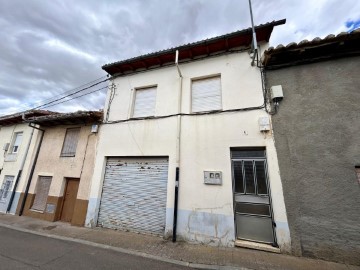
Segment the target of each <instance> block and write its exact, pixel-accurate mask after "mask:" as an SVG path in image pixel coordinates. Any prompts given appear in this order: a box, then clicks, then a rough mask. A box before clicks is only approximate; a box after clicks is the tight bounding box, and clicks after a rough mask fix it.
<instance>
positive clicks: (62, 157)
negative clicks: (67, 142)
mask: <svg viewBox="0 0 360 270" xmlns="http://www.w3.org/2000/svg"><path fill="white" fill-rule="evenodd" d="M60 157H61V158H67V157H75V155H73V156H70V155H69V156H60Z"/></svg>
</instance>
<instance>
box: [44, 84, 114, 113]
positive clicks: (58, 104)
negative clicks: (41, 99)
mask: <svg viewBox="0 0 360 270" xmlns="http://www.w3.org/2000/svg"><path fill="white" fill-rule="evenodd" d="M107 87H108V86H104V87H102V88H99V89H96V90H93V91H91V92H89V93H85V94H82V95H80V96H76V97H73V98H70V99H67V100H64V101H60V102H57V103H55V104H51V105H47V106H45V107H42V109H45V108H49V107H53V106H56V105H59V104H62V103H65V102H68V101H71V100H73V99H77V98H80V97H83V96H86V95H90V94H92V93H95V92H98V91H101V90H103V89H106V88H107Z"/></svg>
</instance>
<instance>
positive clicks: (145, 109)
mask: <svg viewBox="0 0 360 270" xmlns="http://www.w3.org/2000/svg"><path fill="white" fill-rule="evenodd" d="M155 102H156V86H154V87H147V88H141V89H136V90H135V101H134V109H133V117H146V116H154V115H155Z"/></svg>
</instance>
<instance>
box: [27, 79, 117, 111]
mask: <svg viewBox="0 0 360 270" xmlns="http://www.w3.org/2000/svg"><path fill="white" fill-rule="evenodd" d="M108 80H110V78H107V79H105V80H102V81H100V82H97V83H93V84H91V85H90V86H87V87H85V88H82V89H80V90H77V91H75V92H73V93H71V94H68V95H66V96H63V97H61V98H57V99H55V100H52V101H50V102H47V103H44V104H41V105H39V106H37V107H34V108H31V109H29V111H30V110H36V109H40V108H43V107H45V106H47V105H50V104H53V103H55V102H57V101H60V100H63V99H65V98H67V97H70V96H73V95H76V94H77V93H80V92H83V91H85V90H88V89H90V88H92V87H94V86H96V85H99V84H101V83H103V82H106V81H108ZM106 87H107V86H106ZM64 102H65V101H64ZM47 107H49V106H47Z"/></svg>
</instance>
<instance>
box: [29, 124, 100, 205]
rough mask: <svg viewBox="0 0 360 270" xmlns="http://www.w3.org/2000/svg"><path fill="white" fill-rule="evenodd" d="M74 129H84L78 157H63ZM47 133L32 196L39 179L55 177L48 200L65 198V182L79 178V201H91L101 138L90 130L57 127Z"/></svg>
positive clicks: (82, 128)
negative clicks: (67, 138)
mask: <svg viewBox="0 0 360 270" xmlns="http://www.w3.org/2000/svg"><path fill="white" fill-rule="evenodd" d="M72 127H81V129H80V134H79V140H78V144H77V148H76V155H75V157H60V153H61V150H62V146H63V142H64V138H65V134H66V129H67V128H72ZM44 129H45V134H44V138H43V142H42V145H41V148H40V153H39V157H38V161H37V164H36V167H35V171H34V175H33V178H32V182H31V185H30V189H29V193H35V190H36V183H37V179H38V178H39V176H52V177H53V179H52V182H51V186H50V190H49V196H56V197H61V196H63V193H64V188H65V184H66V180H65V178H80V184H79V190H78V195H77V198H78V199H82V200H88V196H89V188H90V181H91V177H92V172H93V164H94V155H95V146H96V141H97V136H98V135H97V134H96V133H91V132H90V129H91V126H80V125H79V126H56V127H50V128H44ZM85 153H86V158H85Z"/></svg>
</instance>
